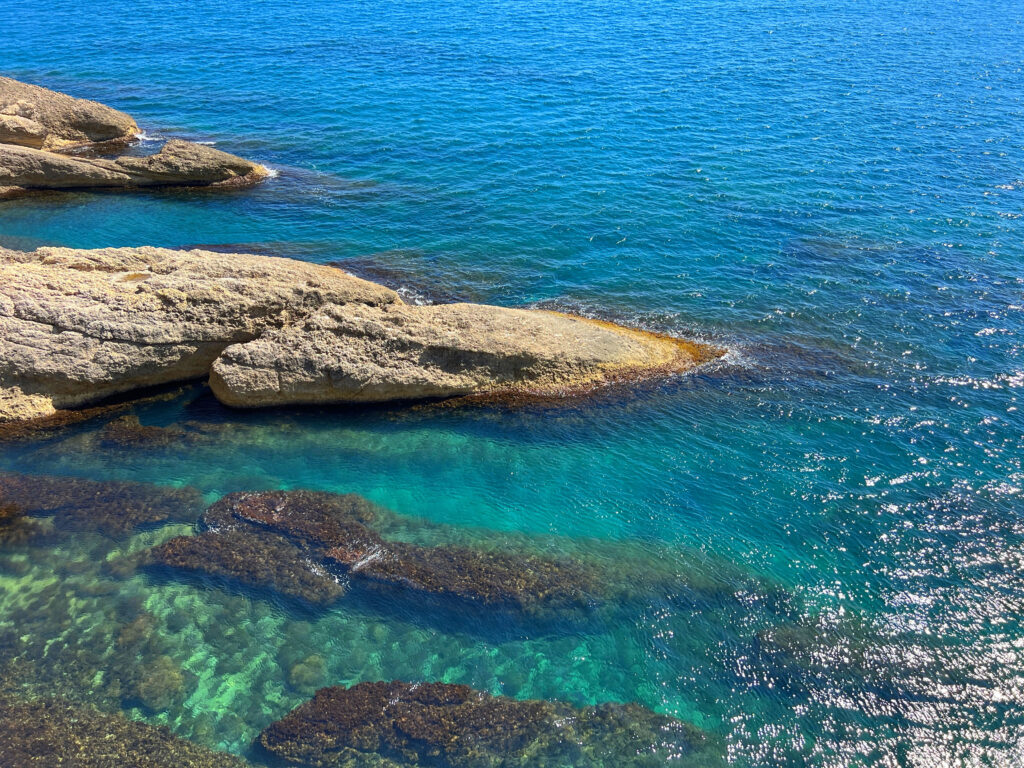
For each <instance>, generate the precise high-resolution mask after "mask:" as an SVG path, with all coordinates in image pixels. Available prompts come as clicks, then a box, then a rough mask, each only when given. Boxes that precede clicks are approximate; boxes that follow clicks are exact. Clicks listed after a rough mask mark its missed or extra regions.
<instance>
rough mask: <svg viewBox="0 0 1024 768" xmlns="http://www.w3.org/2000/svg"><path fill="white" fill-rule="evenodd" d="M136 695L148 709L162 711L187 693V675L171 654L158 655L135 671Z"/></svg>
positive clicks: (134, 689) (134, 690)
mask: <svg viewBox="0 0 1024 768" xmlns="http://www.w3.org/2000/svg"><path fill="white" fill-rule="evenodd" d="M132 692H133V694H134V696H135V697H136V698H137V699H138V700H139V702H140V703H141V704H142V706H144V707H145V708H146V709H149V710H151V711H153V712H160V711H163V710H165V709H167V708H169V707H170V706H171V705H172V704H175V703H177V702H179V701H180V700H181V699H182V698H183V697H184V694H185V675H184V674H183V673H182V671H181V668H180V667H179V666H178V665H177V664H175V663H174V660H173V659H172V658H171V657H170V656H166V655H162V656H158V657H157V658H156V659H155V660H153V661H151V662H148V663H146V664H145V665H143V666H142V667H141V668H139V669H137V670H135V671H134V685H133V688H132Z"/></svg>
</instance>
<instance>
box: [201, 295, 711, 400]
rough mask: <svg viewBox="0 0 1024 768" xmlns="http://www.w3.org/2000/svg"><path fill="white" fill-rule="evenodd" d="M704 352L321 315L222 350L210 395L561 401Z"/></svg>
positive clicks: (587, 329)
mask: <svg viewBox="0 0 1024 768" xmlns="http://www.w3.org/2000/svg"><path fill="white" fill-rule="evenodd" d="M717 354H718V352H717V351H716V350H713V349H711V348H709V347H706V346H704V345H700V344H695V343H693V342H687V341H683V340H681V339H675V338H672V337H668V336H662V335H658V334H653V333H648V332H644V331H638V330H633V329H629V328H624V327H622V326H617V325H614V324H612V323H605V322H600V321H596V320H589V319H586V318H582V317H573V316H570V315H564V314H561V313H558V312H548V311H542V310H525V309H508V308H505V307H494V306H487V305H483V304H444V305H431V306H411V305H405V304H399V303H393V304H391V305H388V306H373V307H369V306H361V307H356V306H351V305H349V306H344V307H337V306H332V305H327V306H324V307H323V308H322V309H321V310H320V311H319V312H316V313H315V314H312V315H310V316H309V317H308V318H306V319H305V320H302V321H300V322H298V323H294V324H290V325H288V326H285V327H282V328H280V329H278V330H275V331H273V332H269V333H266V334H263V335H262V336H261V337H260V338H258V339H255V340H253V341H250V342H245V343H242V344H236V345H233V346H231V347H228V348H227V349H226V350H225V351H224V353H223V354H222V355H221V356H220V357H219V358H218V359H217V361H216V362H215V363H214V365H213V369H212V372H211V376H210V387H211V388H212V389H213V392H214V394H215V395H216V396H217V398H218V399H219V400H220V401H221V402H223V403H226V404H227V405H233V406H240V407H252V406H267V405H280V404H286V403H304V404H311V403H348V402H383V401H388V400H410V399H419V398H443V397H455V396H464V395H480V394H494V393H507V394H510V395H515V394H524V393H528V394H535V395H559V394H568V393H572V392H574V391H576V392H578V391H581V390H585V389H587V388H590V387H593V386H595V385H598V384H601V383H604V382H609V381H615V380H621V379H630V378H639V377H642V376H650V375H654V374H658V373H675V372H680V371H686V370H690V369H692V368H694V367H695V366H697V365H699V364H700V363H703V362H707V361H708V360H709V359H712V358H713V357H715V356H717Z"/></svg>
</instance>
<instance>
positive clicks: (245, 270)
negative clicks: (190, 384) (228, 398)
mask: <svg viewBox="0 0 1024 768" xmlns="http://www.w3.org/2000/svg"><path fill="white" fill-rule="evenodd" d="M397 300H398V297H397V295H396V294H395V293H394V292H393V291H390V290H388V289H387V288H383V287H381V286H378V285H375V284H374V283H369V282H367V281H365V280H360V279H358V278H356V277H353V276H351V275H348V274H347V273H345V272H342V271H341V270H339V269H334V268H332V267H324V266H319V265H315V264H308V263H305V262H301V261H293V260H291V259H276V258H270V257H265V256H249V255H243V254H222V253H212V252H208V251H172V250H167V249H162V248H104V249H100V250H92V251H80V250H71V249H65V248H41V249H39V250H37V251H35V252H33V253H22V252H18V251H7V250H2V249H0V420H5V419H7V420H10V419H16V418H24V417H25V416H29V415H33V414H34V415H44V414H45V413H46V412H47V411H48V409H52V408H53V407H57V408H68V407H73V406H78V405H84V404H86V403H90V402H95V401H96V400H98V399H101V398H103V397H106V396H109V395H112V394H116V393H120V392H128V391H131V390H133V389H137V388H140V387H145V386H151V385H155V384H161V383H166V382H172V381H180V380H188V379H196V378H202V377H204V376H205V375H206V374H207V371H208V370H209V367H210V364H211V363H212V362H213V360H214V359H215V358H216V357H217V355H218V354H220V352H221V351H222V350H223V349H224V348H225V347H226V346H228V345H229V344H232V343H237V342H240V341H245V340H249V339H253V338H255V337H257V336H258V335H260V334H261V333H263V332H264V331H266V330H267V329H268V328H276V327H279V326H281V325H283V324H285V323H290V322H296V321H298V320H300V319H301V318H303V317H304V316H305V315H306V314H308V313H309V312H312V311H314V310H315V309H317V308H319V307H320V306H321V305H322V304H324V303H325V302H330V303H337V304H341V305H345V304H348V303H351V302H357V303H371V304H383V303H389V302H393V301H397Z"/></svg>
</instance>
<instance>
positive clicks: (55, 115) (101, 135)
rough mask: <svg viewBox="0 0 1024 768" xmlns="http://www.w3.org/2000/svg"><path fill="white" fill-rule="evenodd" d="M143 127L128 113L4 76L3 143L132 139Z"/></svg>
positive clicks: (0, 88)
mask: <svg viewBox="0 0 1024 768" xmlns="http://www.w3.org/2000/svg"><path fill="white" fill-rule="evenodd" d="M138 131H139V128H138V126H137V125H136V124H135V121H134V120H133V119H132V118H131V117H129V116H128V115H126V114H125V113H124V112H118V111H117V110H116V109H111V108H110V107H107V106H104V105H103V104H99V103H97V102H95V101H89V100H87V99H76V98H74V97H72V96H68V95H67V94H64V93H58V92H57V91H51V90H50V89H48V88H42V87H40V86H38V85H30V84H28V83H22V82H19V81H17V80H12V79H11V78H9V77H0V143H3V144H17V145H20V146H25V147H34V148H36V149H48V150H54V149H68V148H70V147H76V146H81V145H83V144H96V143H102V142H111V141H130V140H131V139H134V138H135V135H136V134H137V133H138Z"/></svg>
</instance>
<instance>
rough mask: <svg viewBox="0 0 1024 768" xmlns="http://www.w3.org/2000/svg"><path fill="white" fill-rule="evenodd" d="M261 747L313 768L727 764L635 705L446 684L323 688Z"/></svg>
mask: <svg viewBox="0 0 1024 768" xmlns="http://www.w3.org/2000/svg"><path fill="white" fill-rule="evenodd" d="M259 743H260V745H261V746H262V747H263V748H264V749H266V750H267V751H268V752H270V753H271V754H273V755H275V756H276V757H278V758H280V759H283V760H285V761H287V762H289V763H294V764H298V765H304V766H314V767H315V768H350V767H353V766H360V767H362V766H366V767H367V768H368V767H369V766H375V767H377V768H394V767H395V766H417V765H446V766H452V768H463V767H465V768H498V766H501V767H502V768H511V766H530V767H531V768H537V767H544V766H566V765H573V766H591V767H596V766H608V767H609V768H611V767H612V766H615V768H618V767H619V766H624V765H629V766H662V765H665V764H666V763H668V762H670V761H671V763H672V764H673V765H681V766H685V765H702V766H711V765H724V761H723V760H722V758H721V755H720V753H719V752H718V750H717V749H715V746H716V745H715V744H714V742H713V740H712V739H710V738H709V737H708V736H707V735H706V734H704V733H703V732H702V731H700V730H699V729H698V728H696V727H694V726H692V725H689V724H687V723H684V722H682V721H679V720H675V719H673V718H670V717H665V716H663V715H658V714H655V713H654V712H651V711H650V710H648V709H645V708H644V707H641V706H639V705H636V704H603V705H600V706H596V707H584V708H582V709H577V708H575V707H572V706H570V705H568V704H561V703H557V702H550V701H518V700H515V699H510V698H506V697H504V696H490V695H488V694H486V693H484V692H482V691H475V690H473V689H472V688H469V687H468V686H465V685H449V684H445V683H420V684H410V683H403V682H379V683H360V684H358V685H354V686H352V687H351V688H345V687H342V686H336V687H332V688H321V689H320V690H319V691H317V693H316V696H315V697H314V698H313V699H312V700H310V701H308V702H306V703H305V704H302V705H300V706H299V707H297V708H296V709H294V710H293V711H292V712H291V713H289V714H288V715H286V716H285V717H284V718H282V719H281V720H278V721H277V722H275V723H272V724H271V725H270V726H269V727H268V728H266V729H265V730H264V731H263V733H261V734H260V738H259Z"/></svg>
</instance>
